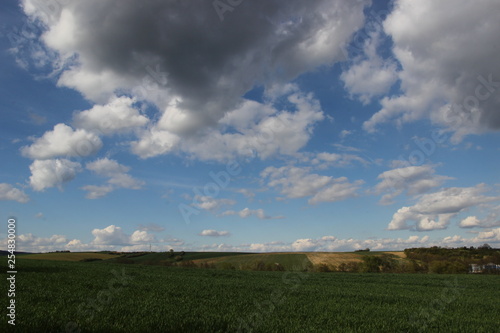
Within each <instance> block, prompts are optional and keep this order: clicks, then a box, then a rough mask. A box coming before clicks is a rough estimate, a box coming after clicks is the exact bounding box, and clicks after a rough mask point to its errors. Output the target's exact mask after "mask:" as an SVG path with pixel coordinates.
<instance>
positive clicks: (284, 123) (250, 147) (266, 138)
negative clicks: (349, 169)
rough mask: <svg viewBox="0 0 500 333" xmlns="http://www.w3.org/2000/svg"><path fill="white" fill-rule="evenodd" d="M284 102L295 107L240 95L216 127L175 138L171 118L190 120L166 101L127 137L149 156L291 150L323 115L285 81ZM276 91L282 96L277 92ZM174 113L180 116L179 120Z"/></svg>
mask: <svg viewBox="0 0 500 333" xmlns="http://www.w3.org/2000/svg"><path fill="white" fill-rule="evenodd" d="M286 92H287V93H288V95H286V96H285V97H286V98H287V100H288V102H289V103H290V104H291V105H292V106H293V107H294V109H295V110H280V109H279V108H277V107H276V105H274V103H275V102H276V101H275V100H268V101H266V102H264V103H259V102H255V101H251V100H241V103H240V104H239V106H238V107H237V108H235V109H234V110H231V111H229V112H228V113H226V115H225V116H224V117H223V118H222V119H220V120H219V121H218V123H217V128H212V129H207V130H205V131H204V132H203V133H198V134H196V135H191V136H188V137H185V138H184V139H183V140H181V136H182V135H183V133H182V132H184V131H189V130H188V129H184V130H182V131H180V132H181V133H179V131H178V128H179V127H185V125H175V123H176V122H183V123H184V122H188V123H191V122H192V121H191V120H190V118H186V117H185V116H183V115H182V114H180V113H179V111H178V110H177V109H176V107H173V106H169V107H168V108H167V110H166V111H165V112H164V113H163V115H162V117H161V118H160V120H159V121H158V122H157V123H156V124H155V125H154V126H152V127H151V128H149V129H148V130H145V131H144V132H142V133H141V135H140V137H139V140H138V141H133V142H132V143H131V148H132V152H133V153H134V154H136V155H138V156H140V157H141V158H149V157H154V156H158V155H163V154H168V153H172V152H182V153H186V154H188V155H190V156H192V157H195V158H198V159H201V160H217V161H226V160H230V159H234V158H236V157H239V156H243V157H260V158H261V159H266V158H269V157H271V156H274V155H277V154H282V155H293V154H296V153H297V151H299V150H300V149H301V148H302V147H304V146H305V145H306V144H307V142H308V141H309V139H310V137H311V135H312V129H313V126H314V125H315V124H316V123H317V122H319V121H321V120H323V118H324V115H323V111H322V110H321V106H320V104H319V102H318V100H316V99H315V98H314V97H313V96H312V95H311V94H305V93H302V92H301V91H299V89H298V87H296V86H295V85H291V86H290V88H288V89H286ZM280 97H282V96H280ZM179 119H180V120H179ZM186 126H187V125H186Z"/></svg>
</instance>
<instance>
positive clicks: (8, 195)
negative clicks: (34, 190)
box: [0, 183, 30, 203]
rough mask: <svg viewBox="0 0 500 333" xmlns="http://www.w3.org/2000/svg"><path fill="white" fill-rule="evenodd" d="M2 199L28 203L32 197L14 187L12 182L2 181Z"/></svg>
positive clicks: (0, 193)
mask: <svg viewBox="0 0 500 333" xmlns="http://www.w3.org/2000/svg"><path fill="white" fill-rule="evenodd" d="M0 200H12V201H17V202H20V203H27V202H28V201H29V200H30V198H29V196H28V195H27V194H26V193H24V191H22V190H20V189H18V188H15V187H13V186H12V185H10V184H6V183H0Z"/></svg>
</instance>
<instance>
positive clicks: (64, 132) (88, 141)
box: [21, 124, 102, 160]
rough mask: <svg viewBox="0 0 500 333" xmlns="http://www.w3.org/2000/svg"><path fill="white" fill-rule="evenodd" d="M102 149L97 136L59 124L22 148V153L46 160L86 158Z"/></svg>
mask: <svg viewBox="0 0 500 333" xmlns="http://www.w3.org/2000/svg"><path fill="white" fill-rule="evenodd" d="M101 147H102V141H101V139H100V138H99V137H98V136H97V135H96V134H94V133H90V132H87V131H86V130H84V129H77V130H73V129H72V128H71V127H69V126H68V125H65V124H57V125H55V126H54V129H53V130H52V131H48V132H45V134H44V135H43V136H42V137H40V138H38V139H36V140H35V142H33V144H31V145H30V146H25V147H23V148H21V152H22V154H23V155H24V156H26V157H29V158H32V159H40V160H44V159H50V158H54V157H59V156H65V157H78V156H79V157H85V156H89V155H92V154H95V153H96V152H97V151H99V149H101Z"/></svg>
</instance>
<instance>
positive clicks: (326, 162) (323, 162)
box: [311, 152, 369, 168]
mask: <svg viewBox="0 0 500 333" xmlns="http://www.w3.org/2000/svg"><path fill="white" fill-rule="evenodd" d="M354 162H357V163H359V164H361V165H368V164H369V162H368V161H366V160H365V159H364V158H362V157H360V156H358V155H354V154H337V153H326V152H323V153H318V154H316V157H315V158H313V159H312V160H311V164H312V165H319V167H320V168H328V167H348V166H351V165H353V164H354Z"/></svg>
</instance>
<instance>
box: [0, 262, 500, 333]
mask: <svg viewBox="0 0 500 333" xmlns="http://www.w3.org/2000/svg"><path fill="white" fill-rule="evenodd" d="M17 266H18V274H17V277H16V326H15V330H12V327H7V326H10V325H8V324H7V321H6V319H5V318H4V320H2V323H1V325H0V326H1V327H0V331H2V332H11V331H17V332H80V331H81V332H488V333H489V332H496V331H498V324H499V322H500V301H499V299H500V288H499V286H500V279H499V276H495V275H473V274H469V275H466V274H464V275H444V274H443V275H437V274H368V273H367V274H356V273H351V274H350V273H309V272H300V271H295V272H256V271H239V270H220V269H198V268H182V267H163V266H146V265H123V264H115V263H111V262H107V261H97V262H69V261H68V262H64V261H45V260H27V259H22V258H18V262H17ZM0 278H1V279H2V281H4V282H3V283H4V284H5V283H6V282H5V281H6V274H5V273H4V272H2V274H1V276H0ZM4 286H5V285H4ZM2 306H3V307H4V309H5V307H6V301H5V298H2Z"/></svg>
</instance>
